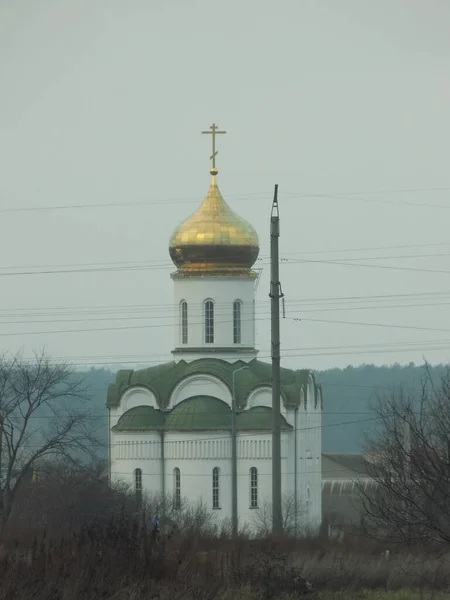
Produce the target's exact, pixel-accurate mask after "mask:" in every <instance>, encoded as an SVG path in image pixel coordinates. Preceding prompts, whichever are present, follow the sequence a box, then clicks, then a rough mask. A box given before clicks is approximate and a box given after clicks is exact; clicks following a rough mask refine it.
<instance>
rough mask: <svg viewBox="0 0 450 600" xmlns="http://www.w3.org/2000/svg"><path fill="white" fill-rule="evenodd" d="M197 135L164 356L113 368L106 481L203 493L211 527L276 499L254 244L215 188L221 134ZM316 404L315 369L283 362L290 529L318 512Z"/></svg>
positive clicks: (250, 231)
mask: <svg viewBox="0 0 450 600" xmlns="http://www.w3.org/2000/svg"><path fill="white" fill-rule="evenodd" d="M204 133H211V134H212V142H213V143H212V146H213V151H212V156H211V159H212V168H211V169H210V177H211V181H210V186H209V190H208V193H207V195H206V198H205V200H204V201H203V203H202V204H201V206H200V207H199V208H198V210H197V211H196V212H194V214H192V215H191V216H190V217H188V218H187V219H186V220H185V221H183V222H182V223H181V224H180V225H178V227H176V229H175V231H174V232H173V234H172V236H171V237H170V241H169V254H170V257H171V259H172V262H173V263H174V266H175V271H174V272H173V273H172V274H171V278H172V281H173V293H174V327H173V333H174V340H173V350H172V357H171V360H168V362H165V363H162V364H159V365H156V366H150V367H148V368H144V369H139V370H121V371H119V372H118V373H117V375H116V379H115V382H114V383H113V384H111V385H110V387H109V389H108V397H107V408H108V411H109V448H110V455H109V472H110V480H111V482H118V481H122V482H126V483H127V484H128V485H129V486H130V487H132V489H133V490H135V491H136V492H137V493H139V494H144V495H145V494H148V495H152V496H155V495H159V496H161V495H163V496H164V497H169V498H170V499H171V502H172V504H173V509H174V510H176V509H179V508H181V506H182V505H185V504H186V503H189V504H192V505H195V504H198V502H199V501H201V502H202V504H203V505H204V506H207V507H208V509H209V510H210V511H211V513H213V514H214V515H215V517H216V519H217V524H219V525H220V523H221V522H222V523H232V524H233V525H234V527H235V528H239V529H241V528H242V527H244V526H245V527H247V528H250V529H254V528H255V523H257V522H258V518H257V515H258V513H259V514H260V513H261V511H266V512H267V508H268V507H269V510H270V506H271V499H272V448H271V446H272V390H271V370H272V369H271V365H270V364H269V363H266V362H263V361H260V360H258V358H257V356H258V350H257V348H256V343H255V342H256V340H255V318H256V315H255V313H256V307H255V295H256V283H257V279H258V273H257V272H256V271H255V270H254V269H253V266H254V264H255V262H256V260H257V258H258V254H259V240H258V235H257V233H256V231H255V230H254V228H253V227H252V226H251V225H250V224H249V223H247V222H246V221H245V220H244V219H242V218H240V217H239V216H238V215H237V214H236V213H235V212H234V211H233V210H232V209H231V208H230V207H229V206H228V204H227V203H226V201H225V200H224V198H223V197H222V194H221V192H220V190H219V187H218V169H217V168H216V155H217V152H216V146H215V143H216V139H215V136H216V134H217V133H223V132H219V131H217V127H216V125H215V124H214V125H212V126H211V127H210V131H209V132H204ZM267 302H268V303H269V302H270V299H269V296H268V295H267ZM322 408H323V400H322V390H321V388H320V386H319V385H317V384H316V382H315V379H314V375H313V373H312V372H311V371H309V370H290V369H284V368H282V369H281V413H282V416H281V463H282V465H281V468H282V475H281V479H282V496H283V512H284V519H285V522H287V520H288V519H291V520H292V519H293V520H294V521H295V522H294V523H289V526H290V528H292V526H293V527H294V528H295V531H296V532H298V533H300V532H303V531H306V530H308V531H314V530H317V528H318V527H319V526H320V523H321V518H322V498H321V488H322V481H321V479H322V475H321V470H322V467H321V452H322V439H321V426H322ZM288 512H289V513H290V514H289V515H288V514H287V513H288ZM255 517H256V518H255Z"/></svg>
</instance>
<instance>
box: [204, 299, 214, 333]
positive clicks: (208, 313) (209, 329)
mask: <svg viewBox="0 0 450 600" xmlns="http://www.w3.org/2000/svg"><path fill="white" fill-rule="evenodd" d="M205 344H214V303H213V301H212V300H207V301H206V302H205Z"/></svg>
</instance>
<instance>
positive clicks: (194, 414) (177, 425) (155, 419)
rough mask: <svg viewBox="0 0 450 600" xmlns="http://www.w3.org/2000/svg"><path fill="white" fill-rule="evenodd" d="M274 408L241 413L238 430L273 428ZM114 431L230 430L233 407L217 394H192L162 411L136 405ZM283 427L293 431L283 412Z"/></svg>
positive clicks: (260, 407) (252, 409)
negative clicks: (231, 408) (166, 410)
mask: <svg viewBox="0 0 450 600" xmlns="http://www.w3.org/2000/svg"><path fill="white" fill-rule="evenodd" d="M272 420H273V418H272V409H271V408H270V407H268V406H255V407H253V408H251V409H249V410H246V411H243V412H240V413H238V415H237V417H236V428H237V430H238V431H269V430H272ZM112 429H113V431H154V430H165V431H220V430H222V431H229V430H231V410H230V407H229V406H228V404H226V402H223V400H219V399H218V398H214V397H213V396H192V397H191V398H187V399H186V400H183V402H180V404H177V406H175V408H173V409H172V410H171V411H170V412H166V413H164V412H162V411H160V410H158V409H155V408H153V407H152V406H135V407H134V408H131V409H130V410H127V412H126V413H124V414H123V415H122V416H121V417H120V419H119V421H118V423H117V425H115V426H114V427H113V428H112ZM281 429H282V430H283V431H289V430H291V429H292V426H291V425H289V423H288V422H287V421H286V419H285V418H284V417H283V416H281Z"/></svg>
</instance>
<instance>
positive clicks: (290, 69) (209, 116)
mask: <svg viewBox="0 0 450 600" xmlns="http://www.w3.org/2000/svg"><path fill="white" fill-rule="evenodd" d="M449 31H450V3H449V2H448V1H447V0H377V1H375V0H311V1H305V0H280V1H279V2H273V1H269V0H245V1H243V0H228V1H227V2H221V3H218V2H210V1H207V0H196V1H195V0H189V1H186V0H172V1H171V2H167V1H163V0H152V1H148V0H128V1H127V2H124V1H123V0H95V1H94V0H84V1H83V0H63V1H62V0H36V1H31V0H0V44H1V46H0V82H1V93H0V251H1V256H2V258H1V265H0V266H1V268H0V282H1V295H0V337H1V339H0V343H1V346H2V348H3V349H4V350H17V349H19V348H21V347H23V348H25V351H26V353H27V354H28V355H29V354H31V352H32V350H33V349H39V348H41V347H43V346H45V347H46V348H47V350H48V352H50V353H51V354H52V355H53V356H55V357H68V358H71V359H73V360H74V361H75V362H78V363H83V364H84V363H102V362H107V363H115V362H122V363H123V362H125V361H128V360H130V361H132V362H137V361H142V364H145V363H149V364H150V363H153V362H162V361H165V360H167V359H169V358H170V350H171V348H172V339H173V336H172V330H171V311H170V306H171V303H172V301H173V300H172V282H171V279H170V277H169V274H170V272H171V271H172V270H173V266H172V264H171V263H170V261H169V255H168V248H167V247H168V240H169V237H170V234H171V232H172V230H173V229H174V227H175V226H176V225H177V224H178V223H179V222H180V221H182V220H183V219H185V218H186V217H187V216H188V215H189V214H190V213H191V212H193V211H194V210H195V208H196V207H197V206H198V205H199V203H200V202H201V200H202V198H203V197H204V196H205V195H206V192H207V189H208V184H209V175H208V169H209V162H208V157H209V153H210V146H209V140H207V139H205V136H201V135H200V131H201V130H202V129H206V128H207V127H208V126H209V125H210V124H211V123H212V122H213V121H215V122H217V123H218V124H219V126H220V127H221V128H223V129H226V130H227V135H226V136H221V137H220V140H219V141H218V148H219V157H218V167H219V169H220V176H219V177H220V179H219V185H220V187H221V191H222V194H223V195H224V197H225V199H226V200H227V201H228V202H229V204H230V205H231V207H232V208H233V209H234V210H236V211H237V212H238V213H239V214H240V215H242V216H243V217H244V218H246V219H248V220H249V221H251V223H252V224H253V225H254V226H255V227H256V229H257V231H258V233H259V235H260V240H261V258H262V260H260V261H259V262H258V267H259V268H261V269H262V270H263V271H262V277H261V280H260V284H259V288H258V293H257V303H258V304H257V306H258V321H257V334H258V346H259V349H260V356H261V358H266V359H267V358H268V357H269V352H270V345H269V344H270V327H269V325H270V324H269V321H268V315H269V297H268V292H269V277H268V275H269V265H268V249H269V215H270V205H271V199H272V193H273V186H274V184H275V183H278V184H279V199H280V210H281V234H282V237H281V241H280V244H281V256H282V257H283V259H284V260H283V265H282V269H281V276H282V286H283V291H284V293H285V295H286V317H287V318H286V320H285V321H283V322H282V347H283V349H284V355H285V359H284V364H285V366H291V367H313V368H326V367H329V366H344V365H346V364H349V363H351V364H359V363H362V362H374V363H376V364H384V363H391V362H396V361H397V362H401V363H407V362H409V361H416V362H419V363H420V362H421V360H422V358H423V357H424V356H425V357H426V358H427V359H428V360H430V361H432V362H444V361H447V360H448V358H449V356H450V320H449V319H448V314H449V308H450V235H449V223H450V174H449V173H450V171H449V140H450V113H449V106H450V97H449V95H450V94H449V92H450V78H449V64H450V36H449V34H448V32H449ZM102 204H103V205H106V206H103V207H101V206H99V205H102ZM80 205H81V206H80ZM77 206H78V207H77ZM50 207H57V208H53V209H51V208H50ZM18 209H25V210H18ZM29 209H33V210H29ZM302 261H310V262H302ZM330 261H334V262H330ZM106 263H111V264H106ZM358 265H362V266H358ZM137 266H138V267H139V270H137V269H136V267H137ZM380 266H382V268H379V267H380ZM131 267H132V268H131ZM143 267H144V268H143ZM106 268H108V269H111V268H113V269H114V270H109V271H106V270H105V269H106ZM74 269H76V270H77V271H78V272H74ZM46 270H47V271H48V270H57V271H60V272H58V273H53V274H45V273H40V274H29V273H30V272H32V271H46ZM65 270H66V271H67V270H69V271H72V272H69V273H67V272H61V271H65ZM17 273H25V274H20V275H19V274H17ZM361 297H363V298H361ZM138 305H139V306H138ZM25 309H26V310H25ZM25 315H26V316H25ZM293 318H301V319H302V321H301V322H296V321H293V320H292V319H293ZM369 324H371V325H369ZM375 325H379V326H375ZM68 330H71V331H75V332H74V333H69V332H67V331H68ZM89 330H90V331H89ZM95 330H97V331H95ZM57 331H59V333H55V332H57ZM62 332H65V333H62Z"/></svg>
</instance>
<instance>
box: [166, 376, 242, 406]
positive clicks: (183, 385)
mask: <svg viewBox="0 0 450 600" xmlns="http://www.w3.org/2000/svg"><path fill="white" fill-rule="evenodd" d="M197 395H198V396H213V397H214V398H218V399H219V400H223V402H226V403H227V404H228V405H229V406H231V391H230V388H229V387H228V385H227V384H226V383H225V382H224V381H222V380H221V379H219V378H218V377H215V376H214V375H209V374H207V373H196V374H195V375H190V376H189V377H186V379H183V380H182V381H180V382H179V383H178V384H177V385H176V386H175V387H174V389H173V390H172V393H171V394H170V402H169V408H174V407H175V406H176V405H177V404H179V403H180V402H183V400H187V398H191V397H192V396H197Z"/></svg>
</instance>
